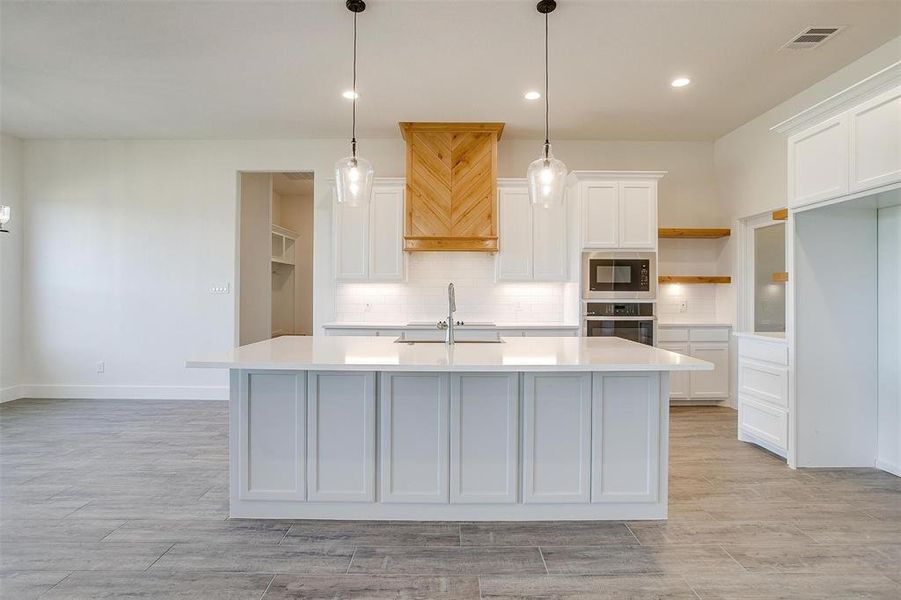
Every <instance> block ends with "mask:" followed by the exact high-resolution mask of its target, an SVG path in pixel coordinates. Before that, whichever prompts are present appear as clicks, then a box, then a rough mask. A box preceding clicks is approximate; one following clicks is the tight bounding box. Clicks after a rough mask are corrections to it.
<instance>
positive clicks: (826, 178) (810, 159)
mask: <svg viewBox="0 0 901 600" xmlns="http://www.w3.org/2000/svg"><path fill="white" fill-rule="evenodd" d="M848 161H849V156H848V117H847V115H839V116H838V117H834V118H832V119H829V120H828V121H826V122H824V123H820V124H819V125H817V126H816V127H813V128H811V129H808V130H806V131H802V132H801V133H798V134H796V135H793V136H791V137H790V138H788V179H789V190H788V205H789V206H790V207H795V206H804V205H805V204H811V203H813V202H819V201H820V200H828V199H829V198H835V197H837V196H841V195H843V194H847V193H848V164H849V163H848Z"/></svg>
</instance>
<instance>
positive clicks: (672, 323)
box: [657, 321, 732, 327]
mask: <svg viewBox="0 0 901 600" xmlns="http://www.w3.org/2000/svg"><path fill="white" fill-rule="evenodd" d="M657 326H658V327H732V323H724V322H722V321H657Z"/></svg>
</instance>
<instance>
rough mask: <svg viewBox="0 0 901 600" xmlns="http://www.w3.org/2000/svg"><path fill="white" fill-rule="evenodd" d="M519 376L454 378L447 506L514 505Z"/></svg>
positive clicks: (451, 390)
mask: <svg viewBox="0 0 901 600" xmlns="http://www.w3.org/2000/svg"><path fill="white" fill-rule="evenodd" d="M518 481H519V374H517V373H452V374H451V378H450V501H451V502H453V503H458V504H465V503H508V504H512V503H515V502H516V500H517V487H518V485H517V484H518Z"/></svg>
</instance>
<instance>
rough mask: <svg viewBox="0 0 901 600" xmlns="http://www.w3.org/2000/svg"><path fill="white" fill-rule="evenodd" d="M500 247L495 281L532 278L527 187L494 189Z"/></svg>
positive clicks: (529, 207)
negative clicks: (496, 196)
mask: <svg viewBox="0 0 901 600" xmlns="http://www.w3.org/2000/svg"><path fill="white" fill-rule="evenodd" d="M497 195H498V210H499V212H500V215H499V217H500V240H499V243H500V249H499V250H498V253H497V279H498V281H523V280H529V279H531V278H532V204H531V203H530V202H529V190H528V187H526V186H525V185H523V186H522V187H519V186H516V187H509V188H500V189H499V190H498V193H497Z"/></svg>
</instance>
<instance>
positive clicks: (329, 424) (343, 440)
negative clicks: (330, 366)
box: [307, 371, 375, 502]
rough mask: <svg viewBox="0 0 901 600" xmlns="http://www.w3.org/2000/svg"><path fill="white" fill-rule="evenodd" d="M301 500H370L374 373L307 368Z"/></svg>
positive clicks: (372, 475) (373, 445)
mask: <svg viewBox="0 0 901 600" xmlns="http://www.w3.org/2000/svg"><path fill="white" fill-rule="evenodd" d="M307 479H308V484H307V487H308V490H307V499H308V500H310V501H311V502H328V501H336V502H373V501H375V373H372V372H362V373H343V372H317V371H312V372H310V373H309V376H308V382H307Z"/></svg>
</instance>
